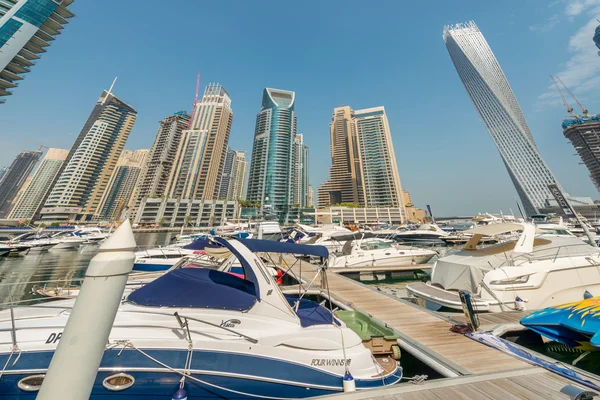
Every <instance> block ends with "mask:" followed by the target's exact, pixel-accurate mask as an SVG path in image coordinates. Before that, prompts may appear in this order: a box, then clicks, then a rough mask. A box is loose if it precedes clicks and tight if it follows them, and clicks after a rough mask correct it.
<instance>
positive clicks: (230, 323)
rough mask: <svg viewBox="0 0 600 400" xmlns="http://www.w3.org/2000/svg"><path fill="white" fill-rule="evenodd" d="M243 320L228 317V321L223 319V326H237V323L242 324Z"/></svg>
mask: <svg viewBox="0 0 600 400" xmlns="http://www.w3.org/2000/svg"><path fill="white" fill-rule="evenodd" d="M241 323H242V321H240V320H239V319H228V320H227V321H221V325H220V326H221V327H223V328H235V327H236V326H237V325H239V324H241Z"/></svg>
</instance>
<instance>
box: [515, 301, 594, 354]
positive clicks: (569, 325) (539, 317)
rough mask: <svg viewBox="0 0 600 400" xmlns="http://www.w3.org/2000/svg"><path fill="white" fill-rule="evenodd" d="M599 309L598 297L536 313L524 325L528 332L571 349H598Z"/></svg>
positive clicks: (525, 319) (524, 321)
mask: <svg viewBox="0 0 600 400" xmlns="http://www.w3.org/2000/svg"><path fill="white" fill-rule="evenodd" d="M588 293H589V292H588ZM590 295H591V294H590ZM599 310H600V296H596V297H590V298H586V299H583V300H579V301H575V302H572V303H567V304H561V305H558V306H554V307H548V308H544V309H543V310H538V311H534V312H533V313H531V314H529V315H527V316H526V317H524V318H523V319H521V321H520V322H521V325H523V326H525V327H527V328H528V329H530V330H532V331H534V332H537V333H539V334H540V335H542V336H545V337H546V338H548V339H550V340H554V341H556V342H559V343H562V344H564V345H567V346H569V347H573V348H576V349H579V350H583V351H590V350H598V349H600V315H599V314H598V311H599Z"/></svg>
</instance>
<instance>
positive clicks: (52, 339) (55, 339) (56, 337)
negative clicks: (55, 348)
mask: <svg viewBox="0 0 600 400" xmlns="http://www.w3.org/2000/svg"><path fill="white" fill-rule="evenodd" d="M61 336H62V332H59V333H51V334H50V336H48V339H46V344H52V343H56V342H58V341H59V340H60V338H61Z"/></svg>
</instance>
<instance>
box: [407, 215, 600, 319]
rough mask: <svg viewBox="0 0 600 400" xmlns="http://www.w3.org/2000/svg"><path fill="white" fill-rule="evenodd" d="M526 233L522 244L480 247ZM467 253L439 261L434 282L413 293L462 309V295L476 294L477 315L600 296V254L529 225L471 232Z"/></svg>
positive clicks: (413, 286) (411, 290)
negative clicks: (503, 236)
mask: <svg viewBox="0 0 600 400" xmlns="http://www.w3.org/2000/svg"><path fill="white" fill-rule="evenodd" d="M514 231H522V233H521V234H520V236H519V238H518V239H517V240H509V241H505V242H502V243H498V244H496V245H492V246H488V247H484V248H479V247H478V242H479V240H480V239H481V238H482V237H483V236H486V235H487V236H491V235H500V234H503V233H508V232H514ZM470 233H472V234H473V236H472V238H471V239H470V240H469V242H468V243H467V244H466V245H465V247H464V249H463V250H461V251H459V252H456V253H454V254H451V255H448V256H445V257H442V258H440V259H438V260H437V261H436V262H435V264H434V266H433V268H432V272H431V281H430V282H427V283H423V282H416V283H411V284H409V285H407V287H406V289H407V290H408V293H409V294H410V295H412V296H415V297H417V298H421V299H424V300H427V301H428V302H430V303H433V304H435V305H437V306H444V307H448V308H453V309H457V310H459V309H462V305H461V302H460V298H459V290H466V291H469V292H471V293H472V294H473V301H474V308H475V309H476V311H490V312H501V311H510V310H519V309H523V308H526V309H530V310H535V309H539V308H544V307H549V306H554V305H557V304H562V303H568V302H572V301H577V300H581V299H583V296H584V293H585V292H586V291H588V292H589V293H592V294H594V295H600V273H598V271H599V269H600V249H598V248H597V247H592V246H590V245H588V244H586V243H584V242H582V241H581V240H579V239H578V238H576V237H573V236H570V235H566V236H565V235H551V234H542V235H536V227H535V225H533V224H529V223H519V224H517V223H501V224H490V225H487V226H481V227H478V228H475V229H472V230H471V231H470Z"/></svg>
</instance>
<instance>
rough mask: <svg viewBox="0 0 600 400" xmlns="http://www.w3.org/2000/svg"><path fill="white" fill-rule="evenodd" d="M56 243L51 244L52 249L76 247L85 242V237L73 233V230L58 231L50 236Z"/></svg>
mask: <svg viewBox="0 0 600 400" xmlns="http://www.w3.org/2000/svg"><path fill="white" fill-rule="evenodd" d="M52 239H53V240H56V241H57V243H56V244H55V245H54V246H52V250H60V249H76V248H78V247H79V246H80V245H82V244H84V243H85V242H86V239H85V238H83V237H81V236H79V235H77V234H75V232H73V231H68V232H58V233H56V234H54V235H53V236H52Z"/></svg>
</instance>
